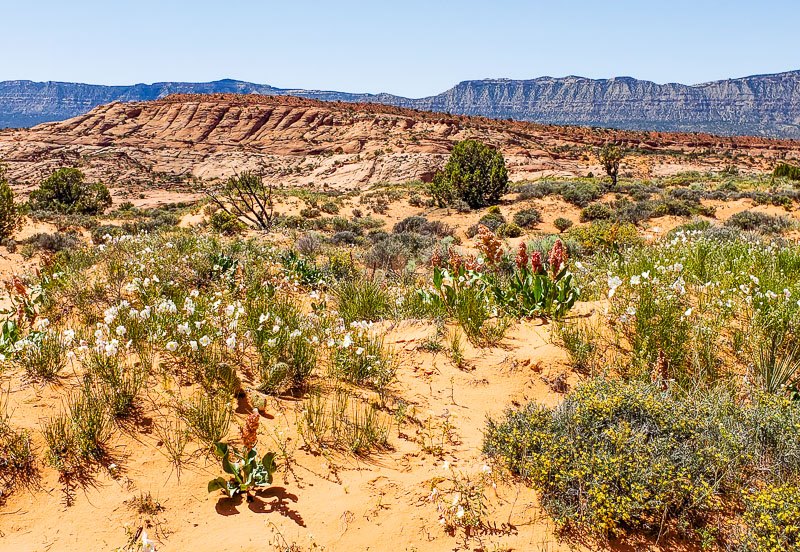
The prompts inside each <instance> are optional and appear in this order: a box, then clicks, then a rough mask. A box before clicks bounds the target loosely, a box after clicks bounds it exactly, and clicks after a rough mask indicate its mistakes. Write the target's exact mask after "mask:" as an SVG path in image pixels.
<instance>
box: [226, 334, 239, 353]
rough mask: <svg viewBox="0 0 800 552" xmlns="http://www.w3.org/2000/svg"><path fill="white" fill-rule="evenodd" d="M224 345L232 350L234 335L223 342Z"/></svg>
mask: <svg viewBox="0 0 800 552" xmlns="http://www.w3.org/2000/svg"><path fill="white" fill-rule="evenodd" d="M225 345H227V346H228V348H229V349H233V348H234V347H236V334H235V333H234V334H231V335H230V337H228V339H226V340H225Z"/></svg>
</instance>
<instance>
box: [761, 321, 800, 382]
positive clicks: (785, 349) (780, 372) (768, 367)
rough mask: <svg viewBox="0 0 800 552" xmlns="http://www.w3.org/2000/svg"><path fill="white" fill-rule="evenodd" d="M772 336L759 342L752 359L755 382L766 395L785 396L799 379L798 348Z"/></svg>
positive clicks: (799, 360) (783, 338) (799, 352)
mask: <svg viewBox="0 0 800 552" xmlns="http://www.w3.org/2000/svg"><path fill="white" fill-rule="evenodd" d="M784 341H786V338H785V337H779V336H778V335H775V334H773V335H772V336H770V337H769V338H767V339H764V340H761V341H760V342H759V344H758V345H757V352H756V354H755V355H754V358H753V363H752V366H753V376H754V380H755V382H756V383H757V384H758V385H759V386H760V387H761V388H762V389H763V390H764V391H766V392H767V393H775V394H785V393H786V392H787V391H788V390H789V389H790V388H792V387H793V386H794V385H796V383H797V381H798V378H800V348H798V347H797V345H793V344H787V343H784Z"/></svg>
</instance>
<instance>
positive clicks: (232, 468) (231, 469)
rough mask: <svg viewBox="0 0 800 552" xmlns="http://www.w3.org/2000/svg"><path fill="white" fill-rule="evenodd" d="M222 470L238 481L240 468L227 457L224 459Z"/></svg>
mask: <svg viewBox="0 0 800 552" xmlns="http://www.w3.org/2000/svg"><path fill="white" fill-rule="evenodd" d="M222 469H223V470H224V471H225V473H229V474H231V475H233V476H234V477H236V478H237V479H238V478H239V466H237V465H236V464H234V463H232V462H231V461H230V460H229V459H228V457H227V456H226V457H225V458H223V459H222Z"/></svg>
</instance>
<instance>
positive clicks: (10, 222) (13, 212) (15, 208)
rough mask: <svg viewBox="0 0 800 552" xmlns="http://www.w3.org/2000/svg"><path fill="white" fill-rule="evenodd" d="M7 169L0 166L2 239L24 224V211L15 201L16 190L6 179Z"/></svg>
mask: <svg viewBox="0 0 800 552" xmlns="http://www.w3.org/2000/svg"><path fill="white" fill-rule="evenodd" d="M4 173H5V171H4V169H3V167H2V166H0V239H6V238H10V237H11V236H13V235H14V232H16V231H17V229H19V227H20V224H22V213H21V211H20V207H19V205H17V204H16V202H15V201H14V192H13V191H12V190H11V186H9V185H8V181H7V180H6V179H5V174H4Z"/></svg>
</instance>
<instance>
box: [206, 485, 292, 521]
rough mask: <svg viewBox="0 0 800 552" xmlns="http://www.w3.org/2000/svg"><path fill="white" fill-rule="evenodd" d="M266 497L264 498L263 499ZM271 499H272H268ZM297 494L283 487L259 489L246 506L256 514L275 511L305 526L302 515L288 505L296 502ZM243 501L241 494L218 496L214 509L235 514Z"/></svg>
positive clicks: (222, 513)
mask: <svg viewBox="0 0 800 552" xmlns="http://www.w3.org/2000/svg"><path fill="white" fill-rule="evenodd" d="M265 499H266V500H265ZM269 499H273V500H269ZM297 500H298V499H297V495H295V494H292V493H289V492H287V491H286V489H285V488H283V487H270V488H269V489H264V490H260V491H258V492H257V493H256V496H255V497H253V498H252V499H249V500H247V501H246V502H247V508H248V509H249V510H250V511H251V512H254V513H256V514H270V513H273V512H274V513H277V514H280V515H282V516H283V517H287V518H289V519H291V520H292V521H294V522H295V523H296V524H297V525H299V526H300V527H305V526H306V523H305V521H304V520H303V516H301V515H300V513H299V512H298V511H297V510H295V509H293V508H292V507H291V506H290V503H292V502H297ZM243 502H245V498H244V497H243V496H242V495H237V496H235V497H234V498H228V497H226V496H223V497H220V499H219V500H217V504H216V506H215V507H214V509H215V510H216V511H217V513H218V514H219V515H221V516H235V515H237V514H239V513H241V512H240V511H239V506H241V505H242V503H243Z"/></svg>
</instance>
